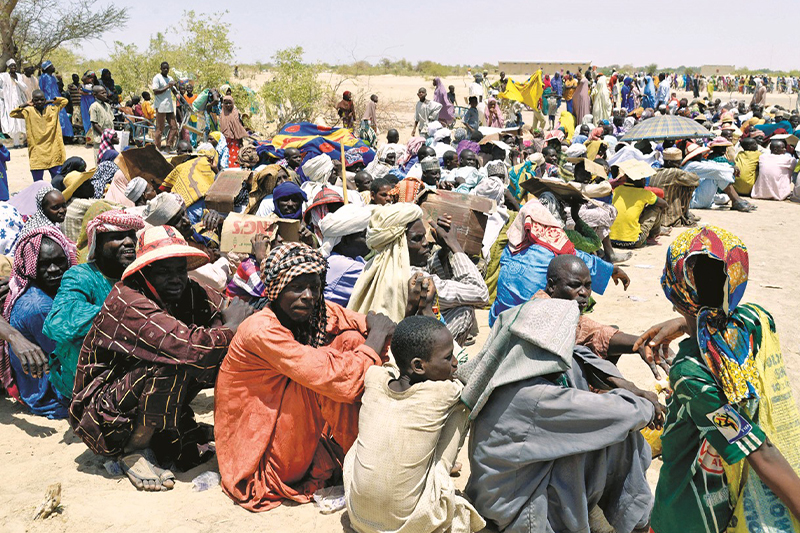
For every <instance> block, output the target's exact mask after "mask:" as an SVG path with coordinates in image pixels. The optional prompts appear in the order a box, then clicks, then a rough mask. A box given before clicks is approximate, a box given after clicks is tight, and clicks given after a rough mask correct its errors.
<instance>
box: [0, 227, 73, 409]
mask: <svg viewBox="0 0 800 533" xmlns="http://www.w3.org/2000/svg"><path fill="white" fill-rule="evenodd" d="M76 262H77V259H76V250H75V245H74V244H73V243H72V242H70V241H69V240H68V239H67V238H66V237H64V234H63V233H61V232H60V231H59V230H58V229H56V227H55V226H42V227H39V228H36V229H33V230H31V231H29V232H28V233H26V234H25V235H23V236H22V238H20V239H19V241H17V248H16V253H15V256H14V270H13V275H12V278H11V282H10V284H9V286H10V291H9V294H8V296H7V297H6V299H5V305H4V307H3V318H4V319H5V320H7V321H8V322H9V324H10V325H11V326H12V327H13V328H14V329H16V330H17V331H19V332H20V333H21V334H22V335H23V336H24V337H25V338H26V339H27V340H29V341H30V342H32V343H35V344H36V345H37V346H38V347H39V349H40V350H41V352H42V353H43V354H44V355H46V356H49V355H50V354H51V353H52V352H53V350H54V349H55V343H54V342H53V341H51V340H50V339H49V338H47V337H46V336H45V335H43V334H42V323H43V322H44V319H45V317H46V316H47V313H49V312H50V309H51V307H52V305H53V297H54V296H55V295H56V292H57V291H58V287H59V285H60V284H61V279H62V277H63V276H64V273H65V272H67V271H68V269H69V268H70V267H72V266H73V265H75V263H76ZM48 367H49V365H48V363H47V361H46V360H43V361H42V360H40V361H35V360H34V361H31V360H30V358H29V357H28V356H27V354H17V353H16V352H15V351H14V348H12V346H11V345H10V344H6V345H5V346H4V347H3V351H2V353H0V377H2V384H3V387H4V388H5V390H6V391H8V393H9V395H10V396H11V397H12V398H15V399H17V400H19V401H20V402H22V404H23V405H25V406H26V407H27V408H28V409H29V410H30V412H31V413H33V414H35V415H40V416H46V417H47V418H66V417H67V412H68V408H69V398H70V394H69V393H66V394H62V393H60V392H59V391H58V389H57V388H56V387H54V386H53V383H51V381H50V380H49V379H48V375H47V374H48Z"/></svg>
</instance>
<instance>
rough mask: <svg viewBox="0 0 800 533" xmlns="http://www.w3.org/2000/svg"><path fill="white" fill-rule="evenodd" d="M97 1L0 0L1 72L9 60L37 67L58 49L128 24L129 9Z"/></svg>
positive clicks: (95, 37)
mask: <svg viewBox="0 0 800 533" xmlns="http://www.w3.org/2000/svg"><path fill="white" fill-rule="evenodd" d="M96 3H97V2H96V0H0V42H1V44H2V53H1V54H0V68H2V69H5V63H6V61H8V59H9V58H12V57H13V58H14V59H16V60H17V62H22V61H24V60H27V61H30V62H31V63H33V64H35V65H40V64H41V63H42V61H43V60H44V59H45V58H46V57H47V55H48V54H49V53H50V52H52V51H53V50H55V49H57V48H58V47H59V46H62V45H64V44H70V43H77V42H80V41H86V40H91V39H98V38H100V37H101V36H102V35H103V34H104V33H105V32H107V31H110V30H114V29H116V28H120V27H122V26H124V25H125V23H127V22H128V8H126V7H117V6H115V5H113V4H111V5H108V6H105V7H103V6H100V7H95V4H96Z"/></svg>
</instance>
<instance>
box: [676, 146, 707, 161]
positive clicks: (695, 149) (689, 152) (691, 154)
mask: <svg viewBox="0 0 800 533" xmlns="http://www.w3.org/2000/svg"><path fill="white" fill-rule="evenodd" d="M710 151H711V149H710V148H708V147H707V146H700V145H697V144H694V143H689V145H688V146H687V147H686V157H684V158H683V161H681V166H683V165H685V164H686V163H688V162H689V161H691V160H692V159H694V158H695V157H698V156H701V155H703V154H707V153H708V152H710Z"/></svg>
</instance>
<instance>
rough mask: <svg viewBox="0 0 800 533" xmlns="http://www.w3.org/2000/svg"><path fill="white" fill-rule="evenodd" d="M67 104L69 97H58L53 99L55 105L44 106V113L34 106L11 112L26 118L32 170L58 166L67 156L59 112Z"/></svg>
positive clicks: (15, 115)
mask: <svg viewBox="0 0 800 533" xmlns="http://www.w3.org/2000/svg"><path fill="white" fill-rule="evenodd" d="M65 105H67V99H66V98H61V97H58V98H56V99H55V100H53V105H49V106H47V107H45V108H44V113H39V112H38V111H37V110H36V108H35V107H33V106H27V107H18V108H16V109H14V110H12V111H11V113H9V115H10V116H11V117H12V118H21V119H24V120H25V129H26V130H27V132H28V159H29V160H30V166H31V170H44V169H48V168H53V167H57V166H59V165H61V164H63V163H64V160H65V159H66V158H67V153H66V151H65V150H64V138H63V137H62V136H61V124H59V122H58V113H59V112H60V111H61V110H62V109H63V108H64V106H65Z"/></svg>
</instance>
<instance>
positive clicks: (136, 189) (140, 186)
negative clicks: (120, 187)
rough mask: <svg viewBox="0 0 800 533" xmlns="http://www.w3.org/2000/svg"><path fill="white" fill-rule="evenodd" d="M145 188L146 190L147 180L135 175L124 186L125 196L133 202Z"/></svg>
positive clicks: (140, 195)
mask: <svg viewBox="0 0 800 533" xmlns="http://www.w3.org/2000/svg"><path fill="white" fill-rule="evenodd" d="M145 190H147V181H146V180H145V179H144V178H140V177H138V176H137V177H135V178H133V179H132V180H131V181H130V183H128V186H127V187H125V198H127V199H128V200H130V201H131V202H134V203H135V202H136V200H138V199H139V198H141V197H142V195H143V194H144V191H145Z"/></svg>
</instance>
